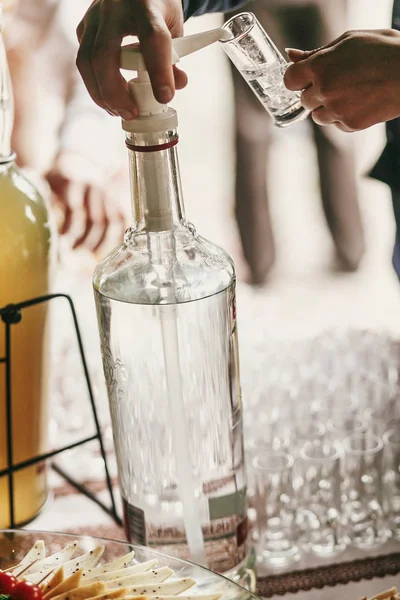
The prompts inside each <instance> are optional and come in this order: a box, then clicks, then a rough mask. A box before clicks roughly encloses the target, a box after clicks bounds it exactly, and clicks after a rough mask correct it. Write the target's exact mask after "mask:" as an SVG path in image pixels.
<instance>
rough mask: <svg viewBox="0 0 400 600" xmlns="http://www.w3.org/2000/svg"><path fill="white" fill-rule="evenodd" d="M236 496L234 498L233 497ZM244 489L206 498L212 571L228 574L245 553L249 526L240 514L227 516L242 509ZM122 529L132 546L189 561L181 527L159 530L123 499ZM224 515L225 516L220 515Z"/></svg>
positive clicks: (205, 531) (205, 532)
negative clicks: (207, 501)
mask: <svg viewBox="0 0 400 600" xmlns="http://www.w3.org/2000/svg"><path fill="white" fill-rule="evenodd" d="M235 496H236V497H235ZM245 497H246V494H245V490H243V491H241V492H236V493H235V494H229V495H228V496H224V497H220V498H210V499H209V507H210V518H211V520H210V523H209V524H208V525H206V526H205V527H203V528H202V529H203V535H204V543H205V550H206V555H207V559H208V567H209V568H210V569H211V570H213V571H216V572H219V573H225V572H227V571H231V570H232V569H234V568H235V567H236V566H237V565H238V564H240V563H241V562H243V561H244V560H245V558H246V556H247V554H248V551H249V546H248V533H249V523H248V519H247V516H246V512H244V514H243V513H242V514H239V513H237V512H236V513H235V514H228V515H227V513H231V512H232V511H236V510H237V507H238V506H239V505H240V506H241V507H242V508H243V509H244V508H245V506H246V499H245ZM122 501H123V507H124V526H125V533H126V536H127V539H128V540H129V541H130V542H131V543H133V544H141V545H148V546H152V547H153V548H156V549H157V550H158V551H160V552H165V553H166V554H172V555H174V556H177V557H178V558H182V559H190V553H189V549H188V546H187V543H186V536H185V531H184V528H183V526H180V525H177V526H176V527H173V526H168V525H166V526H165V527H162V526H160V525H156V524H152V523H150V521H149V520H148V519H146V517H145V513H144V511H143V510H142V509H140V508H138V507H136V506H133V505H131V504H130V503H128V502H127V500H125V499H124V498H123V499H122ZM223 515H225V516H223Z"/></svg>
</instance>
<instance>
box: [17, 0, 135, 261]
mask: <svg viewBox="0 0 400 600" xmlns="http://www.w3.org/2000/svg"><path fill="white" fill-rule="evenodd" d="M27 1H28V0H27ZM81 10H82V0H59V2H58V3H57V7H56V10H54V11H53V13H52V20H51V22H50V24H49V25H48V27H47V30H46V37H45V38H44V41H43V46H42V55H43V56H45V57H47V59H46V64H47V62H49V65H48V67H47V68H51V65H52V58H51V57H52V56H53V55H54V53H55V52H56V51H58V52H59V51H60V49H61V48H62V57H63V63H62V70H61V72H59V74H60V80H59V81H58V82H55V83H54V85H53V87H52V90H53V88H54V93H55V94H57V96H58V97H59V102H60V113H61V110H62V113H61V114H60V122H59V129H58V131H57V135H56V136H55V138H56V140H57V146H56V147H55V152H54V156H53V158H52V161H51V162H50V164H49V168H48V170H47V172H46V179H47V181H48V183H49V185H50V188H51V192H52V199H53V202H54V204H55V205H56V206H57V207H58V208H59V209H60V213H61V215H62V218H61V219H60V222H59V225H60V233H61V234H67V235H68V238H69V243H70V244H71V245H72V246H73V247H76V248H77V247H79V246H85V247H86V248H88V249H90V250H93V251H95V250H97V248H99V247H100V246H101V244H102V243H103V242H104V240H105V239H106V237H107V238H108V234H109V232H110V225H114V226H116V227H118V228H119V233H120V231H121V229H123V226H124V219H123V215H122V211H121V208H120V206H119V203H118V199H117V198H115V197H114V194H113V185H112V184H111V181H112V179H113V177H114V176H115V175H116V173H117V172H118V171H119V169H120V168H121V165H123V164H124V159H125V152H124V147H123V143H121V142H122V141H123V135H122V131H121V128H120V126H119V124H118V123H117V122H116V121H114V120H113V119H110V118H109V117H108V116H107V114H106V113H105V112H104V111H102V110H100V109H99V108H98V107H97V106H96V105H95V104H93V102H92V101H91V99H90V97H89V96H88V94H87V92H86V89H85V87H84V85H83V83H82V80H81V78H80V76H79V73H78V72H77V70H76V68H75V65H74V58H75V53H76V49H77V41H76V37H75V33H74V24H75V23H76V20H77V17H78V15H80V14H81V12H80V11H81ZM74 16H75V20H74ZM46 64H42V65H41V66H42V70H44V73H45V74H46ZM44 77H45V75H44Z"/></svg>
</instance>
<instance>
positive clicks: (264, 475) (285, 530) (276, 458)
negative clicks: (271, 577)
mask: <svg viewBox="0 0 400 600" xmlns="http://www.w3.org/2000/svg"><path fill="white" fill-rule="evenodd" d="M293 464H294V459H293V457H292V456H291V455H290V454H287V453H285V452H262V453H259V454H258V455H257V456H254V458H253V469H254V473H255V478H256V498H257V503H256V511H257V529H258V536H257V537H258V552H257V558H258V561H259V562H261V563H263V564H265V565H267V566H268V567H270V568H272V569H282V568H285V567H287V566H289V565H290V564H292V563H293V562H294V561H296V560H298V558H299V556H300V555H299V549H298V546H297V535H296V518H295V516H296V514H295V498H294V492H293Z"/></svg>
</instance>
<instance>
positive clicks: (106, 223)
mask: <svg viewBox="0 0 400 600" xmlns="http://www.w3.org/2000/svg"><path fill="white" fill-rule="evenodd" d="M109 226H110V221H109V220H108V217H107V213H106V212H105V211H104V219H103V222H102V226H101V233H100V237H99V239H98V240H97V242H96V244H95V245H94V246H93V248H92V252H96V251H97V250H98V249H99V248H100V246H101V245H102V244H103V243H104V240H105V239H106V236H107V232H108V228H109Z"/></svg>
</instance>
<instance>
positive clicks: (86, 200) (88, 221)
mask: <svg viewBox="0 0 400 600" xmlns="http://www.w3.org/2000/svg"><path fill="white" fill-rule="evenodd" d="M90 192H91V187H90V186H89V185H86V186H85V189H84V191H83V210H84V214H85V225H84V229H83V232H82V234H81V235H80V236H79V237H77V238H76V240H75V242H74V244H73V246H72V248H73V249H74V250H75V249H76V248H79V246H82V245H83V244H84V243H85V241H86V239H87V237H88V236H89V233H90V232H91V230H92V228H93V225H94V215H93V212H92V211H93V206H92V202H91V198H90Z"/></svg>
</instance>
